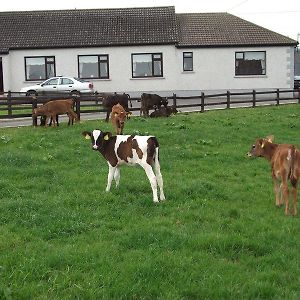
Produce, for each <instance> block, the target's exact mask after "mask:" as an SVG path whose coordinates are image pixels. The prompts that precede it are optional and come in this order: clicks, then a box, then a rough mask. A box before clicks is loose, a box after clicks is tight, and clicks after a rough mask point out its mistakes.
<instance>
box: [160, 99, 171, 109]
mask: <svg viewBox="0 0 300 300" xmlns="http://www.w3.org/2000/svg"><path fill="white" fill-rule="evenodd" d="M168 103H169V102H168V98H167V97H162V98H161V104H162V105H163V106H164V107H166V108H167V106H168Z"/></svg>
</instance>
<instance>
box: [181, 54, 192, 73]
mask: <svg viewBox="0 0 300 300" xmlns="http://www.w3.org/2000/svg"><path fill="white" fill-rule="evenodd" d="M183 71H193V52H183Z"/></svg>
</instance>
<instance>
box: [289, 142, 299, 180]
mask: <svg viewBox="0 0 300 300" xmlns="http://www.w3.org/2000/svg"><path fill="white" fill-rule="evenodd" d="M290 149H291V168H290V180H291V183H292V184H293V185H294V184H296V182H297V181H298V176H297V170H298V168H300V151H299V150H298V149H297V148H296V147H295V146H294V145H292V146H291V148H290Z"/></svg>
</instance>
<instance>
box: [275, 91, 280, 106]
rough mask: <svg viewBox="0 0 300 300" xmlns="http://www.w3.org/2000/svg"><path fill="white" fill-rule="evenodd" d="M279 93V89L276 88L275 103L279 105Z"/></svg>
mask: <svg viewBox="0 0 300 300" xmlns="http://www.w3.org/2000/svg"><path fill="white" fill-rule="evenodd" d="M279 100H280V95H279V89H277V90H276V105H279Z"/></svg>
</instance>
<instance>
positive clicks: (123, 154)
mask: <svg viewBox="0 0 300 300" xmlns="http://www.w3.org/2000/svg"><path fill="white" fill-rule="evenodd" d="M82 135H83V136H85V138H87V139H91V140H92V148H93V150H98V151H99V152H100V153H101V154H102V156H103V157H104V158H105V159H106V161H107V163H108V167H109V172H108V178H107V186H106V191H107V192H109V191H110V187H111V182H112V180H113V178H114V179H115V181H116V186H118V185H119V181H120V166H121V165H123V164H126V165H131V166H132V165H136V164H138V165H140V166H141V167H142V168H143V169H144V170H145V172H146V174H147V177H148V179H149V181H150V184H151V188H152V192H153V201H154V202H158V197H157V184H158V186H159V189H160V200H161V201H163V200H165V195H164V191H163V178H162V175H161V172H160V164H159V159H158V155H159V146H158V141H157V139H156V138H155V137H154V136H139V135H117V136H112V134H111V133H110V132H103V131H100V130H97V129H95V130H93V131H92V132H88V131H84V132H82ZM153 167H154V171H155V173H154V172H153V169H152V168H153Z"/></svg>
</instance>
